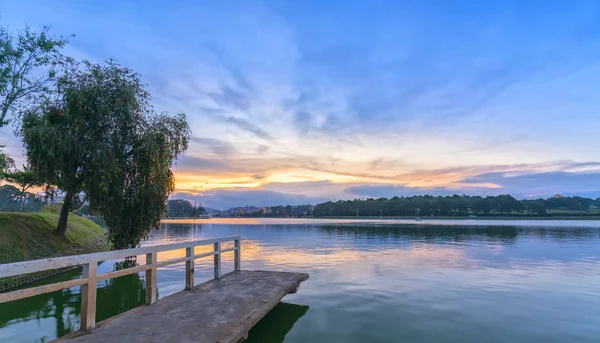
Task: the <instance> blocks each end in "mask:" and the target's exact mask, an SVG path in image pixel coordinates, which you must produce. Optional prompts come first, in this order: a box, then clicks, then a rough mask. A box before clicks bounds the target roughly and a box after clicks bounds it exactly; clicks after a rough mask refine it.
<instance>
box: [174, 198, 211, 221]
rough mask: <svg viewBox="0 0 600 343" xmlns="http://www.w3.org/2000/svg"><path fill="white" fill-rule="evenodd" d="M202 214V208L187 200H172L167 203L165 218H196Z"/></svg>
mask: <svg viewBox="0 0 600 343" xmlns="http://www.w3.org/2000/svg"><path fill="white" fill-rule="evenodd" d="M202 213H204V208H203V207H202V206H196V204H195V203H192V202H191V201H189V200H183V199H173V200H168V201H167V212H166V213H165V214H166V216H167V218H198V217H200V215H201V214H202Z"/></svg>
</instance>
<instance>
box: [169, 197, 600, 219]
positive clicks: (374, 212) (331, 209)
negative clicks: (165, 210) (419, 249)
mask: <svg viewBox="0 0 600 343" xmlns="http://www.w3.org/2000/svg"><path fill="white" fill-rule="evenodd" d="M178 201H182V200H178ZM189 206H190V207H191V205H189ZM213 216H221V217H253V218H257V217H275V218H288V217H289V218H310V217H318V218H388V219H394V218H395V219H406V218H415V217H421V218H425V217H435V218H437V219H457V218H473V217H477V218H490V219H514V218H521V219H565V218H570V219H600V198H598V199H591V198H583V197H579V196H573V197H564V196H561V195H555V196H553V197H550V198H546V199H543V198H539V199H526V200H518V199H515V198H514V197H513V196H511V195H508V194H503V195H498V196H485V197H482V196H469V195H458V194H455V195H452V196H433V195H415V196H408V197H404V196H402V197H398V196H395V197H392V198H366V199H354V200H338V201H328V202H324V203H321V204H317V205H316V206H313V205H308V204H307V205H296V206H291V205H287V206H283V205H279V206H263V207H257V206H245V207H233V208H230V209H228V210H224V211H218V212H215V213H213Z"/></svg>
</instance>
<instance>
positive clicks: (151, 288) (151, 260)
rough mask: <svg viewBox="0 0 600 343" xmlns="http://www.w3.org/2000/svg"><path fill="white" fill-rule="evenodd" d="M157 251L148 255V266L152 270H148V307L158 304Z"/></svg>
mask: <svg viewBox="0 0 600 343" xmlns="http://www.w3.org/2000/svg"><path fill="white" fill-rule="evenodd" d="M156 255H157V253H156V251H154V252H151V253H148V254H146V264H149V265H151V266H152V268H150V269H148V270H146V305H152V304H154V303H155V302H156V260H157V257H156Z"/></svg>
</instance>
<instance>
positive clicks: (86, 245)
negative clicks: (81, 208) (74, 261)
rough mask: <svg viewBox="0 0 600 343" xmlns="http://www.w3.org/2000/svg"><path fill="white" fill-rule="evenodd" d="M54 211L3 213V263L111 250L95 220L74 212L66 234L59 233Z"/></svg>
mask: <svg viewBox="0 0 600 343" xmlns="http://www.w3.org/2000/svg"><path fill="white" fill-rule="evenodd" d="M57 223H58V215H57V214H54V213H17V212H5V213H0V263H10V262H17V261H25V260H33V259H38V258H46V257H55V256H66V255H76V254H86V253H91V252H98V251H105V250H108V248H109V246H108V243H107V240H106V234H105V231H104V229H102V228H101V227H100V226H98V224H96V223H94V222H93V221H91V220H89V219H86V218H83V217H79V216H76V215H73V214H71V215H70V216H69V223H68V229H67V236H66V238H63V237H60V236H57V235H56V234H55V233H54V228H55V227H56V224H57Z"/></svg>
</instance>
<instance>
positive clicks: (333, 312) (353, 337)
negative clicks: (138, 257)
mask: <svg viewBox="0 0 600 343" xmlns="http://www.w3.org/2000/svg"><path fill="white" fill-rule="evenodd" d="M479 222H483V221H479ZM445 224H452V225H445ZM475 224H476V226H469V225H470V223H464V222H460V221H457V222H443V223H442V222H440V223H438V222H433V223H431V222H430V223H424V224H419V225H416V224H415V223H408V222H383V223H378V222H374V221H370V222H365V221H347V220H346V221H315V220H298V219H294V220H260V219H239V220H204V221H196V222H192V221H184V222H179V223H177V222H168V223H164V224H162V225H161V229H160V230H159V231H154V232H153V233H152V234H151V236H150V238H149V240H148V241H147V242H144V244H145V245H150V244H166V243H170V242H178V241H181V240H186V239H200V238H206V237H217V236H225V235H241V236H242V238H243V239H244V241H243V243H242V268H244V269H267V270H285V271H297V272H307V273H309V274H310V279H309V280H308V281H306V282H304V283H303V284H302V286H301V287H300V290H299V292H298V293H297V294H293V295H289V296H287V297H286V298H284V303H282V304H280V305H278V306H277V307H276V308H275V309H274V310H273V311H272V312H271V313H270V314H269V315H267V317H265V318H264V319H263V320H262V321H261V322H260V323H259V324H258V325H257V326H256V327H255V328H254V329H253V330H252V331H251V333H250V337H249V341H250V342H254V343H257V342H287V343H290V342H293V343H299V342H481V341H486V342H545V343H546V342H598V337H600V222H594V221H585V222H576V221H569V222H568V223H562V222H556V221H553V222H552V223H545V222H540V221H532V222H527V221H521V222H518V223H514V222H513V224H512V225H509V224H510V223H502V222H500V223H498V222H495V224H494V225H496V226H483V225H484V224H485V223H475ZM507 225H508V226H507ZM183 254H184V252H183V251H180V252H179V251H177V252H175V253H172V254H169V255H163V256H159V260H160V259H170V258H174V257H177V256H182V255H183ZM230 255H231V254H230ZM127 263H129V264H131V263H134V262H131V261H125V262H124V261H106V262H104V263H103V264H101V265H100V266H99V269H100V270H101V271H102V272H107V271H111V270H113V269H116V268H121V267H123V264H127ZM184 269H185V267H184V265H183V264H178V265H172V266H168V267H166V268H161V269H159V272H158V293H159V298H161V297H164V296H167V295H169V294H173V293H175V292H177V291H180V290H181V289H183V287H184ZM232 269H233V256H229V255H225V256H224V264H223V271H224V272H226V271H230V270H232ZM78 273H79V272H78V271H74V272H70V273H67V274H63V275H61V276H58V277H53V278H52V279H51V280H52V281H54V282H56V281H59V280H66V279H71V278H75V277H79V275H78ZM195 275H196V283H201V282H204V281H207V280H209V279H210V277H211V275H212V262H211V260H210V259H201V260H197V265H196V272H195ZM41 282H47V281H46V280H44V281H41ZM144 295H145V284H144V279H143V275H128V276H123V277H120V278H116V279H112V280H107V281H103V282H100V283H99V284H98V304H97V306H98V313H97V320H98V321H100V320H103V319H106V318H108V317H111V316H114V315H116V314H118V313H121V312H124V311H127V310H129V309H131V308H134V307H136V306H139V305H140V304H142V303H143V302H144ZM79 303H80V294H79V288H78V287H73V288H71V289H67V290H63V291H59V292H54V293H50V294H45V295H40V296H37V297H33V298H29V299H24V300H20V301H16V302H12V303H7V304H1V305H0V342H45V341H49V340H51V339H53V338H55V337H58V336H62V335H64V334H66V333H68V332H70V331H73V330H76V329H77V328H78V327H79ZM198 315H201V313H200V312H199V314H198Z"/></svg>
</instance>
